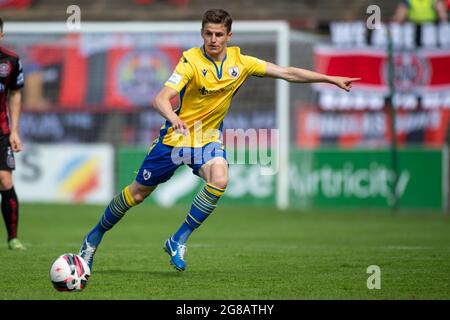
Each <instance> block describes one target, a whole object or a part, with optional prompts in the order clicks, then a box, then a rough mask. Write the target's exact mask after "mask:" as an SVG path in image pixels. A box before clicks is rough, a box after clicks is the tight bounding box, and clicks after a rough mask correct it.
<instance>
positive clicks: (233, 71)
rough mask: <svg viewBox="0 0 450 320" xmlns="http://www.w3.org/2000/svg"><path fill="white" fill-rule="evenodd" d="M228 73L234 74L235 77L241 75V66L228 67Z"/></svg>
mask: <svg viewBox="0 0 450 320" xmlns="http://www.w3.org/2000/svg"><path fill="white" fill-rule="evenodd" d="M228 73H229V74H230V76H232V77H233V78H237V77H238V76H239V68H238V67H231V68H228Z"/></svg>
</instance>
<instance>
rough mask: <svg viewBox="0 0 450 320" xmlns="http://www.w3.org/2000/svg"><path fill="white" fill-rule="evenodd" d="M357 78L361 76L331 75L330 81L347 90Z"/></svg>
mask: <svg viewBox="0 0 450 320" xmlns="http://www.w3.org/2000/svg"><path fill="white" fill-rule="evenodd" d="M358 80H361V78H347V77H331V83H333V84H335V85H336V86H338V87H339V88H341V89H344V90H345V91H347V92H348V91H350V89H351V88H352V83H353V82H354V81H358Z"/></svg>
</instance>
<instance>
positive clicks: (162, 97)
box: [153, 87, 188, 135]
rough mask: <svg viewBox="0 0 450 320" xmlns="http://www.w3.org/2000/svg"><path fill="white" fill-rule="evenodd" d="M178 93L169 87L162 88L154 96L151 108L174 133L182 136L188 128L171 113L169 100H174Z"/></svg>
mask: <svg viewBox="0 0 450 320" xmlns="http://www.w3.org/2000/svg"><path fill="white" fill-rule="evenodd" d="M177 95H178V92H177V91H176V90H174V89H172V88H169V87H163V88H162V89H161V91H159V93H158V94H157V95H156V98H155V100H154V101H153V107H154V108H155V109H156V110H157V111H158V112H159V113H160V114H161V115H162V116H163V117H164V118H166V119H167V120H169V122H170V123H171V124H172V127H173V129H174V130H175V131H177V132H180V133H182V134H184V135H186V134H187V133H188V127H187V125H186V123H184V121H182V120H181V119H180V118H179V117H178V115H177V114H176V113H175V112H174V111H173V108H172V104H171V103H170V100H172V99H173V98H175V97H176V96H177Z"/></svg>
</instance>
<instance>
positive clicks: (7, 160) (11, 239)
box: [0, 135, 25, 250]
mask: <svg viewBox="0 0 450 320" xmlns="http://www.w3.org/2000/svg"><path fill="white" fill-rule="evenodd" d="M15 167H16V164H15V160H14V153H13V152H12V149H11V146H10V144H9V136H8V135H2V136H0V194H1V196H2V205H1V209H2V215H3V219H4V221H5V225H6V230H7V232H8V248H9V249H11V250H25V247H24V246H23V245H22V243H21V242H20V241H19V239H18V238H17V231H18V222H19V200H18V199H17V194H16V191H15V189H14V184H13V177H12V171H13V170H14V169H15Z"/></svg>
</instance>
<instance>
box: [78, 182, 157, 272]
mask: <svg viewBox="0 0 450 320" xmlns="http://www.w3.org/2000/svg"><path fill="white" fill-rule="evenodd" d="M155 189H156V186H148V187H147V186H143V185H141V184H139V183H138V182H136V181H134V182H133V183H131V184H130V185H128V186H126V187H125V188H124V189H123V190H122V191H121V192H119V193H118V194H117V195H115V196H114V198H113V199H112V200H111V202H110V203H109V205H108V206H107V207H106V209H105V212H104V213H103V215H102V217H101V218H100V221H99V222H98V223H97V225H96V226H95V227H94V228H93V229H92V230H91V231H90V232H89V233H88V234H87V235H86V237H85V238H84V240H83V245H82V246H81V249H80V256H81V257H82V258H84V259H85V260H86V262H87V263H88V265H89V267H92V262H93V257H94V254H95V251H96V250H97V248H98V246H99V245H100V242H101V241H102V239H103V236H104V235H105V233H106V232H107V231H109V230H111V229H112V227H114V226H115V225H116V224H117V223H118V222H119V221H120V220H121V219H122V218H123V217H124V215H125V213H126V212H127V211H128V210H129V209H131V208H132V207H134V206H136V205H138V204H140V203H141V202H142V201H144V199H145V198H146V197H147V196H149V195H150V194H151V193H152V192H153V190H155Z"/></svg>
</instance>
